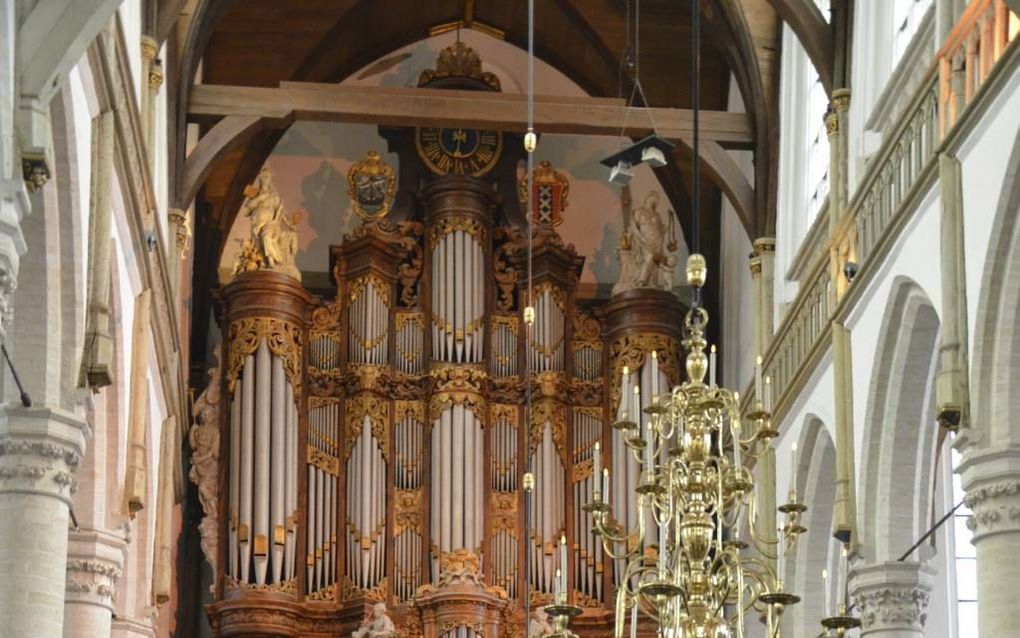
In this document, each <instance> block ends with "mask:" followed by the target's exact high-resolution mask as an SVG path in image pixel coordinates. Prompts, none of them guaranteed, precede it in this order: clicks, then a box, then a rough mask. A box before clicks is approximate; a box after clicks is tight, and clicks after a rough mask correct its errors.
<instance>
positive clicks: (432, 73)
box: [418, 40, 500, 91]
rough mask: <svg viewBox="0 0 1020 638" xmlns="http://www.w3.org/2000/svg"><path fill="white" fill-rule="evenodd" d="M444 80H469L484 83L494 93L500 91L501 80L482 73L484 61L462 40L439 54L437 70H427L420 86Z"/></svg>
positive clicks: (492, 75) (422, 75)
mask: <svg viewBox="0 0 1020 638" xmlns="http://www.w3.org/2000/svg"><path fill="white" fill-rule="evenodd" d="M444 78H467V79H471V80H476V81H478V82H482V83H483V84H486V85H488V86H489V88H491V89H492V90H493V91H499V90H500V85H499V78H497V77H496V76H495V74H493V73H490V72H489V71H482V59H481V58H480V57H478V53H476V52H475V50H474V49H472V48H471V47H469V46H468V45H466V44H464V43H463V42H461V41H460V40H458V41H457V42H454V43H453V44H451V45H450V46H448V47H446V48H445V49H443V50H442V51H440V52H439V57H438V58H436V68H435V69H425V70H424V71H422V72H421V75H419V76H418V86H419V87H423V86H427V85H428V84H431V83H432V82H434V81H436V80H441V79H444Z"/></svg>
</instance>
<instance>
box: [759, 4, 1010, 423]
mask: <svg viewBox="0 0 1020 638" xmlns="http://www.w3.org/2000/svg"><path fill="white" fill-rule="evenodd" d="M1018 31H1020V19H1018V18H1017V16H1016V15H1015V14H1012V13H1010V12H1009V11H1008V10H1007V8H1006V6H1005V4H1004V3H1003V1H1002V0H972V2H971V3H970V5H968V7H967V9H966V10H965V11H964V13H963V15H962V16H961V18H960V21H959V22H958V24H957V25H956V27H955V28H954V29H953V31H952V33H951V34H950V36H949V38H948V39H947V41H946V44H945V46H944V47H943V48H942V49H941V50H940V52H939V53H938V55H937V56H936V61H935V63H934V64H933V66H932V68H931V69H930V70H929V71H928V73H927V74H926V76H925V78H924V80H923V81H922V82H921V83H920V86H919V87H918V89H917V91H916V92H915V94H914V97H913V99H912V100H911V101H910V103H909V105H908V106H907V108H906V109H904V112H903V113H902V114H901V116H900V118H899V124H898V125H897V126H896V127H895V128H894V129H893V130H892V132H891V134H890V135H888V136H887V137H886V138H885V139H883V140H882V146H881V148H880V149H879V151H878V152H877V153H876V154H875V155H874V157H873V158H872V159H871V161H870V162H869V164H868V167H867V170H866V172H865V174H864V176H863V178H862V180H861V182H860V184H859V185H858V187H857V189H856V191H855V193H854V197H853V199H852V200H851V201H850V203H849V204H848V206H847V210H846V212H845V213H844V215H843V217H842V218H841V219H840V221H839V222H838V224H837V226H836V231H835V233H834V234H833V235H832V236H831V238H830V240H831V241H830V243H829V244H828V247H829V249H828V250H825V249H823V247H821V246H819V247H818V250H817V251H816V254H815V256H813V257H812V259H813V262H814V263H813V265H812V267H811V269H810V271H809V273H810V274H809V275H808V276H807V277H805V278H804V279H803V281H802V282H801V288H800V290H799V291H798V293H797V297H796V299H794V301H793V303H792V304H791V306H790V308H789V309H788V311H787V312H786V315H785V316H784V318H783V320H782V323H781V324H780V325H779V327H778V329H777V330H776V333H775V334H774V335H773V338H772V342H771V343H770V345H769V348H768V351H767V352H766V353H765V356H764V360H763V366H764V372H765V374H766V375H768V376H769V377H771V379H772V387H773V390H772V391H773V394H774V395H775V398H776V400H775V401H774V405H775V412H776V417H777V418H782V416H783V415H784V413H785V411H786V410H787V409H788V408H789V406H790V403H791V401H792V400H793V398H794V397H795V396H796V395H797V393H799V391H800V389H801V387H802V385H803V383H804V381H806V379H807V376H808V375H810V373H811V372H812V371H813V369H814V366H815V365H817V362H818V360H820V358H821V355H822V354H823V353H824V352H825V351H826V350H827V349H828V346H829V341H830V326H831V324H830V322H831V320H832V317H833V315H834V313H836V311H837V308H838V307H839V305H840V302H841V300H842V299H843V297H844V295H845V293H846V291H847V289H848V282H847V280H846V278H845V277H844V275H843V273H842V266H843V265H845V264H846V262H847V261H852V262H855V263H856V264H857V268H858V275H860V274H862V273H864V272H865V271H870V272H873V271H875V268H876V266H877V265H878V264H880V263H881V262H882V261H883V260H884V255H885V254H886V253H887V252H888V248H889V247H891V246H892V244H893V243H894V242H895V240H896V238H897V236H898V235H899V232H900V229H901V228H902V227H903V225H904V223H905V221H906V219H907V218H908V217H909V215H910V214H911V213H912V212H913V211H914V210H915V209H916V208H917V206H918V201H919V199H918V198H919V196H920V195H923V192H921V191H923V190H926V189H927V188H928V187H930V185H931V183H933V180H934V178H935V174H936V167H935V164H936V151H937V149H938V146H939V144H940V143H941V142H942V140H943V139H945V138H946V136H947V135H948V134H949V133H950V132H951V131H952V130H953V125H954V124H956V122H957V120H958V119H959V117H960V116H961V115H962V114H963V112H964V109H965V108H966V106H967V104H969V103H970V102H971V101H972V100H973V99H974V97H975V96H976V95H977V91H978V89H979V88H980V87H981V85H982V84H983V83H984V81H985V79H987V77H988V75H989V73H990V72H991V70H992V68H993V67H994V65H995V63H996V62H998V60H999V58H1001V57H1002V54H1003V52H1004V51H1005V50H1006V47H1007V46H1008V45H1009V44H1010V43H1011V42H1012V41H1013V40H1014V39H1015V38H1016V37H1017V33H1018ZM837 271H838V272H837ZM833 286H835V287H836V289H835V290H833ZM748 390H750V388H748ZM749 396H750V392H749V391H748V392H747V393H745V400H746V399H748V398H749Z"/></svg>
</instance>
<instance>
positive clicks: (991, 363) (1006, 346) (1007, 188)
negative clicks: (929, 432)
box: [963, 132, 1020, 446]
mask: <svg viewBox="0 0 1020 638" xmlns="http://www.w3.org/2000/svg"><path fill="white" fill-rule="evenodd" d="M992 228H993V229H997V230H996V231H993V232H992V234H991V239H990V240H989V245H988V250H987V252H986V253H985V255H986V256H985V263H984V267H983V269H982V271H983V273H984V275H983V276H982V279H981V290H980V294H979V296H978V306H977V321H976V322H975V323H976V327H975V331H974V333H975V334H974V357H973V363H972V370H973V372H972V374H971V383H970V387H971V392H972V395H971V409H972V410H973V411H974V415H973V418H972V419H971V422H972V426H971V427H973V428H975V429H981V430H983V432H982V434H983V436H982V437H980V438H981V439H982V440H981V444H982V445H988V446H993V445H1003V444H1009V443H1012V444H1016V442H1018V441H1020V422H1018V421H1017V419H1016V415H1017V413H1018V410H1020V294H1018V292H1017V291H1018V290H1020V132H1018V133H1017V135H1016V138H1015V140H1014V142H1013V152H1012V153H1011V154H1010V158H1009V165H1008V166H1007V168H1006V178H1005V181H1004V183H1003V186H1002V191H1001V194H1000V195H999V204H998V208H997V210H996V213H995V221H994V222H993V223H992ZM975 266H976V265H975ZM963 433H964V436H965V437H967V438H970V437H969V436H968V435H967V434H966V430H964V432H963ZM974 438H979V437H974Z"/></svg>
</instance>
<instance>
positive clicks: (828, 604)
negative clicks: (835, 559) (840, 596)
mask: <svg viewBox="0 0 1020 638" xmlns="http://www.w3.org/2000/svg"><path fill="white" fill-rule="evenodd" d="M822 589H824V590H825V614H824V616H823V617H824V618H829V617H831V616H832V591H831V590H830V589H829V570H827V569H823V570H822Z"/></svg>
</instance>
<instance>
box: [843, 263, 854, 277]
mask: <svg viewBox="0 0 1020 638" xmlns="http://www.w3.org/2000/svg"><path fill="white" fill-rule="evenodd" d="M857 269H858V266H857V262H856V261H847V262H846V263H845V264H843V274H844V275H846V280H847V281H853V280H854V277H856V276H857Z"/></svg>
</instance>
